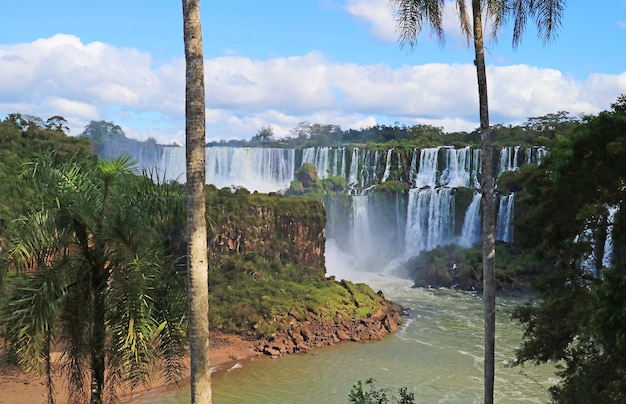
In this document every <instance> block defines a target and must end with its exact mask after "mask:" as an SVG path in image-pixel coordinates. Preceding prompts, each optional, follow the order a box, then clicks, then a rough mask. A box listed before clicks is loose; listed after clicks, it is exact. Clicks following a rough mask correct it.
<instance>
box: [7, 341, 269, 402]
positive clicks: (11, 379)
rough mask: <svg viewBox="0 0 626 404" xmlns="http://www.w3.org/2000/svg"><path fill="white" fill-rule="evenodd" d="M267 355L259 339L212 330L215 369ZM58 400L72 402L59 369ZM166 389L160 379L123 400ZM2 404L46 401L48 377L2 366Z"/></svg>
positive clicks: (55, 379)
mask: <svg viewBox="0 0 626 404" xmlns="http://www.w3.org/2000/svg"><path fill="white" fill-rule="evenodd" d="M60 355H61V353H60V352H54V353H53V363H54V365H53V366H54V368H55V369H58V368H59V363H60ZM263 356H265V355H263V354H262V353H261V352H259V351H258V350H257V349H256V348H255V342H254V341H250V340H247V339H245V338H243V337H241V336H239V335H234V334H223V333H221V332H218V331H215V332H212V333H211V356H210V357H211V365H212V368H213V369H214V371H223V370H227V369H229V368H231V367H232V366H234V365H236V364H237V363H238V362H243V361H250V360H254V359H257V358H261V357H263ZM53 383H54V391H55V394H54V402H55V403H57V404H69V401H68V396H67V391H66V379H65V378H64V377H63V376H62V375H60V374H59V372H55V375H54V376H53ZM187 385H188V379H187V378H185V379H184V380H182V381H181V388H184V387H186V386H187ZM165 391H166V388H165V387H164V385H163V380H160V379H157V380H154V382H153V383H152V384H151V385H150V386H149V387H148V388H140V389H138V390H136V391H134V392H132V393H131V392H129V391H121V392H120V397H121V401H122V402H128V401H130V400H131V399H135V398H137V397H144V396H146V397H149V396H151V395H155V394H156V395H158V394H163V393H164V392H165ZM0 392H2V393H1V394H0V404H22V403H25V402H26V403H43V402H46V382H45V376H44V375H39V374H38V373H36V372H24V371H22V370H20V369H17V368H15V367H7V366H3V367H0Z"/></svg>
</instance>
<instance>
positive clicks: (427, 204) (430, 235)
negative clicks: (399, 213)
mask: <svg viewBox="0 0 626 404" xmlns="http://www.w3.org/2000/svg"><path fill="white" fill-rule="evenodd" d="M453 213H454V195H453V194H452V192H451V189H450V188H438V189H430V188H426V189H421V190H420V189H415V188H414V189H411V190H410V191H409V204H408V207H407V223H406V236H405V254H406V255H407V256H411V255H417V253H419V252H420V251H423V250H432V249H433V248H435V247H438V246H440V245H444V244H449V243H451V242H452V241H453V235H454V214H453Z"/></svg>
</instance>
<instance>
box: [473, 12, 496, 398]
mask: <svg viewBox="0 0 626 404" xmlns="http://www.w3.org/2000/svg"><path fill="white" fill-rule="evenodd" d="M472 14H473V20H474V26H473V30H474V51H475V57H476V59H475V60H474V63H475V65H476V75H477V78H478V100H479V109H480V136H481V148H482V180H481V187H482V210H483V212H482V213H483V215H482V216H483V304H484V317H485V364H484V375H483V377H484V388H485V393H484V394H485V404H492V403H493V392H494V375H495V340H496V311H495V306H496V293H495V276H494V272H495V256H496V250H495V216H494V210H495V201H494V182H493V159H492V150H491V131H490V128H489V104H488V101H487V73H486V69H485V51H484V42H483V30H482V9H481V1H480V0H472Z"/></svg>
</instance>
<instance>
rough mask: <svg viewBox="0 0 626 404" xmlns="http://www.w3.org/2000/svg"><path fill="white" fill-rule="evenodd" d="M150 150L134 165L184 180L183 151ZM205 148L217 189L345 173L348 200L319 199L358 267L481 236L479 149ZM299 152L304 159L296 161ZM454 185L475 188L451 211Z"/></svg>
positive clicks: (511, 158) (504, 165)
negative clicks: (305, 171)
mask: <svg viewBox="0 0 626 404" xmlns="http://www.w3.org/2000/svg"><path fill="white" fill-rule="evenodd" d="M150 147H151V148H148V146H146V149H145V150H134V151H133V152H134V153H135V154H134V158H135V159H137V160H138V165H140V166H141V167H143V168H146V169H148V170H150V169H151V168H152V169H153V171H154V167H156V168H157V170H158V171H157V174H159V176H160V178H161V179H163V178H165V179H166V180H178V181H180V182H184V181H185V180H186V178H185V148H183V147H171V146H161V147H160V148H159V149H158V150H155V149H154V145H151V146H150ZM206 151H207V158H206V169H207V171H206V177H207V183H210V184H214V185H215V186H217V187H218V188H222V187H226V186H229V187H245V188H247V189H248V190H250V191H259V192H279V191H282V190H284V189H287V188H288V187H289V185H290V182H291V181H292V180H293V178H294V173H295V170H296V169H297V168H298V167H296V166H295V165H296V163H297V164H300V161H301V162H302V163H305V162H309V163H312V164H314V165H315V166H316V168H317V172H318V176H319V177H320V178H327V177H328V176H341V177H343V178H345V179H346V181H347V184H348V193H349V196H348V197H347V198H348V199H346V196H345V195H344V196H341V197H336V198H335V197H333V198H325V199H324V201H323V203H324V206H325V208H326V212H327V220H328V221H327V228H326V231H327V234H326V236H327V237H328V238H334V239H335V241H336V242H337V245H339V246H341V247H342V248H344V249H345V251H348V250H350V251H349V252H350V253H351V254H352V255H353V256H354V257H358V258H357V261H359V266H360V267H362V268H365V267H372V268H373V267H378V269H380V268H382V267H384V266H385V263H386V262H387V263H388V262H390V261H392V260H393V259H394V258H396V257H400V256H406V257H408V256H412V255H415V254H418V253H419V252H420V251H422V250H429V249H433V248H435V247H438V246H441V245H446V244H452V243H454V242H457V243H459V244H460V245H461V246H463V247H471V246H473V245H475V244H476V243H477V242H479V241H480V239H481V225H480V224H481V212H480V204H481V195H480V192H478V189H480V184H479V181H478V179H479V177H480V173H481V160H482V154H481V150H480V149H477V148H472V147H469V146H468V147H464V148H460V149H456V148H454V147H451V146H439V147H432V148H422V149H418V148H415V149H413V150H412V151H405V150H404V149H403V150H399V148H398V147H396V148H390V149H387V150H372V149H370V148H368V147H366V146H362V147H348V146H340V147H330V146H328V147H327V146H318V147H309V148H305V149H302V151H301V152H300V151H297V150H296V149H287V148H285V149H283V148H250V147H228V146H210V147H207V148H206ZM299 153H301V154H300V156H301V159H300V158H299V157H298V158H296V155H297V154H299ZM348 153H350V154H348ZM545 154H546V150H545V149H543V148H541V147H529V148H522V147H519V146H516V147H503V148H502V149H501V150H500V155H499V165H498V166H497V170H499V171H501V172H503V171H510V170H516V169H518V168H519V166H520V165H521V164H522V163H529V162H531V163H532V162H539V161H540V160H541V158H542V157H543V156H544V155H545ZM394 158H397V161H394ZM396 170H397V175H396ZM391 179H393V180H401V181H406V182H408V183H410V185H411V188H410V189H409V191H408V192H394V191H389V190H387V192H371V190H372V189H374V188H375V187H376V186H377V185H378V184H380V183H382V182H386V181H387V182H388V181H390V180H391ZM457 188H470V189H473V190H474V193H473V197H472V200H471V202H470V203H469V205H468V207H467V210H466V211H465V212H459V211H458V210H459V209H458V207H456V208H455V197H454V194H456V193H457V191H456V189H457ZM468 197H469V194H468ZM348 200H349V201H350V202H349V203H347V202H348ZM459 200H460V199H459ZM468 202H469V201H468ZM513 208H514V195H513V194H511V195H502V196H500V198H499V209H498V212H497V222H496V239H498V240H503V241H505V242H510V241H512V239H513V228H512V226H511V221H512V218H513ZM461 215H464V216H461ZM461 217H463V223H462V226H460V225H461V223H456V224H458V225H455V220H456V221H460V220H461ZM611 246H612V245H611V240H610V237H609V238H608V239H607V245H606V248H605V251H606V254H605V255H606V257H607V258H606V259H607V260H608V259H609V258H608V257H610V254H611Z"/></svg>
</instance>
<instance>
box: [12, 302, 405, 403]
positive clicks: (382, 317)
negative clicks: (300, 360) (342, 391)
mask: <svg viewBox="0 0 626 404" xmlns="http://www.w3.org/2000/svg"><path fill="white" fill-rule="evenodd" d="M296 316H297V315H296V314H295V313H291V314H286V315H285V318H283V319H282V321H284V322H286V323H287V324H289V327H288V328H286V329H285V330H284V331H281V332H278V333H276V334H274V335H272V336H271V337H269V338H265V339H256V340H251V339H247V338H245V337H242V336H240V335H236V334H225V333H222V332H219V331H212V333H211V337H210V338H211V340H210V343H211V353H210V358H211V365H212V368H213V371H214V372H223V371H227V370H228V369H231V368H233V367H234V366H241V363H243V362H246V361H252V360H257V359H259V360H260V359H264V358H271V357H277V356H283V355H291V354H298V353H307V352H310V351H312V350H316V349H319V348H323V347H326V346H332V345H335V344H338V343H342V342H345V341H355V342H364V341H371V340H380V339H382V338H383V337H384V336H385V335H387V334H390V333H393V332H396V331H397V330H398V327H399V326H400V325H401V324H402V322H403V320H402V308H401V307H400V306H399V305H397V304H395V303H393V302H390V301H386V304H385V305H384V307H382V308H381V309H380V310H379V311H377V312H375V313H373V314H372V315H370V316H368V317H365V318H360V319H354V318H336V319H334V320H325V319H322V318H319V317H315V316H312V315H311V316H307V317H306V319H304V320H300V321H297V319H296ZM60 355H61V353H60V352H53V369H55V370H56V369H59V368H60ZM186 365H188V364H186ZM187 371H188V367H187ZM53 383H54V387H55V389H54V391H55V394H54V399H55V403H57V404H66V403H67V404H69V403H68V396H67V392H66V389H65V386H66V379H65V378H64V377H63V376H62V375H60V374H59V372H58V371H56V372H54V376H53ZM187 386H188V378H185V379H184V380H182V381H181V385H180V387H182V388H185V387H187ZM0 391H1V392H2V394H1V395H0V404H21V403H23V402H45V401H46V381H45V376H44V375H39V374H37V373H34V372H24V371H21V370H20V369H17V368H14V367H1V368H0ZM166 392H167V388H166V387H165V386H164V381H163V380H161V379H158V378H157V379H156V380H154V382H153V383H152V384H151V385H150V386H148V387H142V388H140V389H138V390H135V391H133V392H129V391H120V392H119V396H120V397H121V401H122V402H129V401H131V400H136V399H148V398H149V397H158V396H160V395H162V394H164V393H166Z"/></svg>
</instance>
